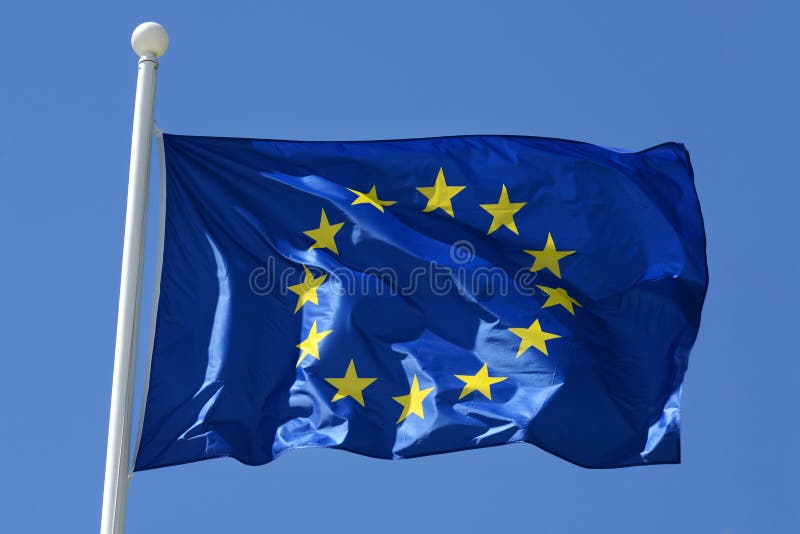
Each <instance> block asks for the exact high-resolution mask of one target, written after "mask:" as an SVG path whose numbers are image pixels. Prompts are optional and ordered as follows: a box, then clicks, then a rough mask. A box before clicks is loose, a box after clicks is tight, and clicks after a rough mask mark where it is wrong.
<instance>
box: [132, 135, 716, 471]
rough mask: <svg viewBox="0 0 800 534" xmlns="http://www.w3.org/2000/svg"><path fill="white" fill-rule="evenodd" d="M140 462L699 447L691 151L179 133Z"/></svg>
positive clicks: (644, 460) (703, 273) (619, 456)
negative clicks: (693, 406) (693, 398)
mask: <svg viewBox="0 0 800 534" xmlns="http://www.w3.org/2000/svg"><path fill="white" fill-rule="evenodd" d="M164 144H165V154H166V170H167V172H166V208H165V209H166V218H165V233H164V247H163V270H162V273H161V279H160V298H159V301H158V306H157V318H156V331H155V341H154V347H153V354H152V363H151V371H150V375H149V382H148V383H149V386H148V392H147V396H146V408H145V415H144V422H143V428H142V432H141V437H140V444H139V448H138V453H137V457H136V464H135V468H136V469H137V470H144V469H152V468H156V467H163V466H168V465H174V464H182V463H186V462H193V461H196V460H203V459H207V458H216V457H222V456H229V457H233V458H236V459H238V460H239V461H241V462H244V463H246V464H263V463H266V462H269V461H271V460H273V459H274V458H276V457H277V456H279V455H280V454H282V453H284V452H286V451H289V450H292V449H297V448H303V447H329V448H337V449H344V450H348V451H352V452H355V453H358V454H363V455H367V456H372V457H376V458H394V459H397V458H410V457H414V456H421V455H428V454H437V453H443V452H450V451H456V450H463V449H471V448H478V447H489V446H494V445H501V444H506V443H514V442H528V443H532V444H534V445H537V446H538V447H540V448H542V449H544V450H546V451H549V452H551V453H552V454H555V455H557V456H560V457H562V458H564V459H566V460H569V461H570V462H573V463H575V464H578V465H582V466H586V467H622V466H630V465H639V464H658V463H675V462H679V461H680V443H679V427H680V395H681V385H682V381H683V377H684V373H685V372H686V367H687V361H688V356H689V351H690V349H691V347H692V344H693V343H694V340H695V337H696V335H697V331H698V327H699V323H700V312H701V309H702V305H703V300H704V298H705V293H706V289H707V286H708V271H707V267H706V256H705V235H704V230H703V222H702V217H701V214H700V207H699V205H698V200H697V195H696V192H695V188H694V183H693V175H692V169H691V165H690V162H689V155H688V153H687V152H686V150H685V149H684V147H683V146H682V145H680V144H675V143H667V144H663V145H659V146H656V147H654V148H650V149H648V150H645V151H642V152H636V153H626V152H621V151H615V150H609V149H606V148H601V147H597V146H593V145H589V144H585V143H579V142H574V141H563V140H555V139H543V138H533V137H519V136H461V137H442V138H430V139H413V140H400V141H363V142H297V141H269V140H253V139H229V138H211V137H190V136H178V135H165V136H164Z"/></svg>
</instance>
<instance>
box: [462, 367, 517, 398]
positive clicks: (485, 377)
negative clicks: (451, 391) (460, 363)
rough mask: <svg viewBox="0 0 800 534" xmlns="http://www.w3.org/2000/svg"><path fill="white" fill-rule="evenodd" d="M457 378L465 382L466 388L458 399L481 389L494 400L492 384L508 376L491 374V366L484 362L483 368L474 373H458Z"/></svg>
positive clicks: (483, 393)
mask: <svg viewBox="0 0 800 534" xmlns="http://www.w3.org/2000/svg"><path fill="white" fill-rule="evenodd" d="M456 378H458V379H459V380H461V381H462V382H464V389H462V390H461V395H459V396H458V400H461V399H463V398H464V397H466V396H467V395H469V394H470V393H472V392H473V391H480V392H481V394H482V395H483V396H484V397H486V398H487V399H489V400H492V390H491V386H492V384H497V383H498V382H502V381H503V380H505V379H507V378H508V377H507V376H489V367H488V366H487V365H486V364H485V363H484V364H483V367H481V370H480V371H478V372H477V373H475V374H474V375H456Z"/></svg>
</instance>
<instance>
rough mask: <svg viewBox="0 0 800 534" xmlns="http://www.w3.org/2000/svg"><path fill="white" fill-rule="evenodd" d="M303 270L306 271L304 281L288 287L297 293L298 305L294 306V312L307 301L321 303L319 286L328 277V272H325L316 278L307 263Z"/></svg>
mask: <svg viewBox="0 0 800 534" xmlns="http://www.w3.org/2000/svg"><path fill="white" fill-rule="evenodd" d="M303 270H304V271H305V274H304V275H303V281H302V282H300V283H299V284H295V285H293V286H289V288H288V289H289V291H291V292H292V293H295V294H296V295H297V306H295V308H294V313H297V310H299V309H300V308H302V307H303V304H305V303H306V302H311V303H313V304H319V302H318V300H317V288H318V287H319V286H321V285H322V283H323V282H324V281H325V279H326V278H327V277H328V275H327V274H323V275H322V276H320V277H319V278H314V275H313V274H312V273H311V271H310V270H309V269H308V267H306V266H305V265H303Z"/></svg>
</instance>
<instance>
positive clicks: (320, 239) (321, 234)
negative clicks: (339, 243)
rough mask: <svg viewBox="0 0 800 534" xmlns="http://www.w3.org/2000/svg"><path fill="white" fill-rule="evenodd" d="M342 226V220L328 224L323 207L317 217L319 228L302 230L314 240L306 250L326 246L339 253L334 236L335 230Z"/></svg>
mask: <svg viewBox="0 0 800 534" xmlns="http://www.w3.org/2000/svg"><path fill="white" fill-rule="evenodd" d="M342 226H344V223H343V222H340V223H336V224H330V223H329V222H328V216H327V215H326V214H325V210H324V209H323V210H322V215H321V216H320V218H319V228H314V229H312V230H307V231H305V232H303V233H304V234H306V235H307V236H308V237H310V238H311V239H313V240H314V243H313V244H312V245H311V246H310V247H308V250H312V249H315V248H327V249H329V250H332V251H333V253H334V254H339V249H337V248H336V241H335V239H334V237H335V236H336V232H338V231H339V230H341V229H342Z"/></svg>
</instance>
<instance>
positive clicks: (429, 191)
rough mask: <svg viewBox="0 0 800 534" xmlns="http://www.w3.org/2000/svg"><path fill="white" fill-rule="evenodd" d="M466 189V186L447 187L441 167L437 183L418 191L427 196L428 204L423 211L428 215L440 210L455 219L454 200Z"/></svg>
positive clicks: (419, 188)
mask: <svg viewBox="0 0 800 534" xmlns="http://www.w3.org/2000/svg"><path fill="white" fill-rule="evenodd" d="M465 187H466V186H464V185H447V182H446V181H445V179H444V169H443V168H442V167H439V173H438V174H437V175H436V181H435V182H434V183H433V186H431V187H418V188H417V191H419V192H420V193H422V194H423V195H425V198H427V199H428V203H427V204H426V206H425V207H424V208H423V209H422V211H424V212H426V213H427V212H430V211H434V210H437V209H440V210H442V211H444V212H445V213H447V214H448V215H449V216H450V217H455V214H454V213H453V203H452V199H453V197H454V196H456V195H457V194H459V193H460V192H461V191H463V190H464V188H465Z"/></svg>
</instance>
